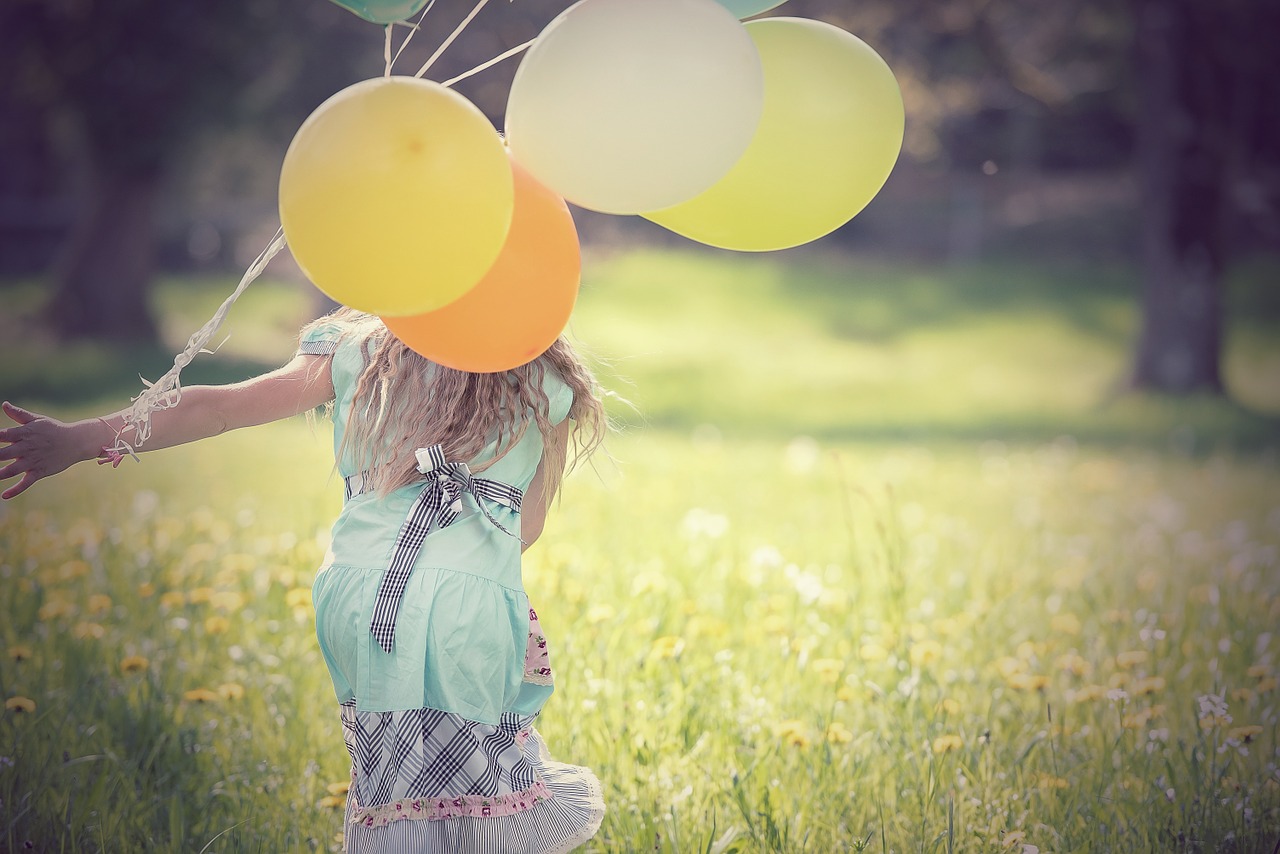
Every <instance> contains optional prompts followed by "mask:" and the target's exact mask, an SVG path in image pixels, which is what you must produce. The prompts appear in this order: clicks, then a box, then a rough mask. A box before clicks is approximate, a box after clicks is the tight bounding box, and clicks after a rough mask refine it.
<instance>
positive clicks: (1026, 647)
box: [1015, 640, 1044, 661]
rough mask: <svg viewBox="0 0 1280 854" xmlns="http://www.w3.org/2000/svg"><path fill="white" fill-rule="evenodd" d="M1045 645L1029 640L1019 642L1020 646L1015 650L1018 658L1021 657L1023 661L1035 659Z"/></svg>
mask: <svg viewBox="0 0 1280 854" xmlns="http://www.w3.org/2000/svg"><path fill="white" fill-rule="evenodd" d="M1043 647H1044V645H1043V644H1038V643H1032V642H1031V641H1029V640H1027V641H1023V642H1022V643H1020V644H1018V648H1017V650H1015V652H1016V654H1017V656H1018V658H1021V659H1022V660H1023V661H1034V660H1035V659H1036V657H1037V656H1038V655H1039V654H1040V651H1041V650H1042V649H1043Z"/></svg>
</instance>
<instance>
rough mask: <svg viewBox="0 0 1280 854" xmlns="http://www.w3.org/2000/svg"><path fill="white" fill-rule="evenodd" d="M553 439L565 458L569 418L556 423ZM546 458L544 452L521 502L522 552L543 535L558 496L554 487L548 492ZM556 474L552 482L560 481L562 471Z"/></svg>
mask: <svg viewBox="0 0 1280 854" xmlns="http://www.w3.org/2000/svg"><path fill="white" fill-rule="evenodd" d="M551 441H552V442H555V443H557V444H558V445H559V446H560V453H559V454H558V455H557V456H558V458H559V459H561V460H564V458H565V455H564V452H565V449H566V448H567V447H568V444H569V419H568V418H566V419H564V420H563V421H561V422H560V423H559V424H557V425H556V428H555V430H554V432H552V434H551ZM546 460H547V456H546V454H543V455H542V462H540V463H538V470H537V471H536V472H534V474H533V480H532V481H530V482H529V489H528V490H527V491H526V492H525V494H524V498H523V499H522V500H521V502H520V540H521V541H522V542H523V543H524V545H522V546H521V547H520V551H521V552H523V551H524V550H525V549H527V548H529V546H531V545H533V542H534V540H536V539H538V537H540V536H541V535H542V526H543V525H545V524H546V522H547V509H548V508H550V506H551V499H553V498H555V497H556V496H555V490H554V487H553V488H552V491H551V494H550V495H548V494H547V477H546V470H545V469H544V468H543V463H545V462H546ZM555 474H556V477H554V478H553V479H552V483H559V482H560V477H559V475H560V472H555Z"/></svg>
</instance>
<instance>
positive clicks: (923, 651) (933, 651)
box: [911, 640, 942, 667]
mask: <svg viewBox="0 0 1280 854" xmlns="http://www.w3.org/2000/svg"><path fill="white" fill-rule="evenodd" d="M941 657H942V644H940V643H938V642H937V641H936V640H922V641H919V642H917V643H913V644H912V645H911V664H912V666H914V667H927V666H928V665H930V664H933V663H934V662H935V661H937V660H938V659H939V658H941Z"/></svg>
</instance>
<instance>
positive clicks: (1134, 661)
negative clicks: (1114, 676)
mask: <svg viewBox="0 0 1280 854" xmlns="http://www.w3.org/2000/svg"><path fill="white" fill-rule="evenodd" d="M1150 657H1151V656H1150V655H1149V654H1148V653H1147V651H1146V650H1145V649H1133V650H1129V651H1128V652H1122V653H1120V654H1119V655H1117V656H1116V666H1117V667H1124V668H1126V669H1127V668H1133V667H1137V666H1138V665H1139V664H1143V663H1145V662H1146V660H1147V659H1148V658H1150Z"/></svg>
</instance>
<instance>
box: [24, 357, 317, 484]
mask: <svg viewBox="0 0 1280 854" xmlns="http://www.w3.org/2000/svg"><path fill="white" fill-rule="evenodd" d="M329 362H330V360H329V359H328V358H327V357H324V356H307V355H299V356H295V357H294V358H293V360H292V361H290V362H289V363H288V364H287V365H285V366H284V367H282V368H279V369H277V370H274V371H271V372H270V373H266V374H263V375H261V376H258V377H254V378H253V379H250V380H245V381H244V382H241V383H235V384H233V385H224V386H193V387H191V388H186V389H183V390H182V402H181V403H179V404H178V405H177V406H176V407H174V408H173V409H165V410H161V411H159V412H155V413H153V414H152V416H151V436H150V438H149V439H148V440H147V443H146V445H145V447H142V448H139V449H138V450H139V451H144V450H145V451H151V450H156V449H159V448H169V447H172V446H174V445H181V444H185V443H187V442H194V441H197V440H199V439H205V438H208V437H209V436H217V435H218V434H220V433H225V432H226V431H228V430H234V429H236V428H237V427H249V426H252V425H255V424H265V423H267V422H269V421H276V420H279V419H281V418H287V417H289V416H291V415H297V414H298V413H300V412H306V411H307V410H309V409H314V408H315V407H317V406H320V405H321V404H323V403H325V402H327V401H329V400H332V399H333V379H332V376H331V374H330V372H329ZM3 409H4V413H5V414H6V415H8V416H9V418H11V419H12V420H13V421H15V422H16V423H17V426H15V427H9V428H7V429H4V430H0V443H8V444H7V446H5V447H0V461H3V460H10V461H11V462H9V463H8V465H5V466H4V467H3V468H0V480H7V479H9V478H12V477H18V476H19V475H21V478H20V479H19V480H18V482H17V483H15V484H13V485H12V486H10V487H9V488H8V489H6V490H5V491H4V492H2V493H0V498H6V499H8V498H13V497H14V496H15V495H18V494H20V493H22V492H24V491H26V490H27V489H28V488H29V487H30V486H31V485H32V484H34V483H35V482H36V481H38V480H40V479H41V478H46V477H51V476H52V475H55V474H57V473H58V472H61V471H63V470H65V469H67V468H68V467H70V466H72V465H74V464H75V463H78V462H81V461H82V460H91V459H94V458H95V457H98V456H100V455H101V453H102V447H103V446H104V445H111V444H114V442H115V437H116V431H117V430H119V429H120V428H121V427H122V426H123V425H124V413H125V412H127V411H128V410H121V411H120V412H116V413H113V414H111V415H107V416H104V417H103V418H87V419H85V420H83V421H76V422H72V423H66V422H63V421H59V420H57V419H56V418H50V417H48V416H45V415H40V414H38V413H35V412H28V411H27V410H25V409H21V408H19V407H17V406H14V405H13V404H11V403H9V402H8V401H5V402H4V404H3ZM124 438H125V441H128V440H129V435H128V434H127V433H126V434H125V435H124Z"/></svg>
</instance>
